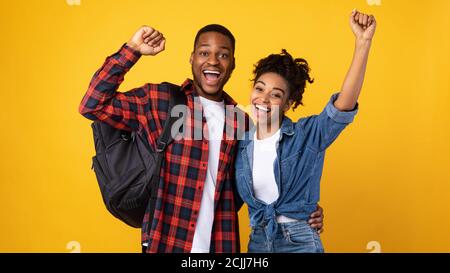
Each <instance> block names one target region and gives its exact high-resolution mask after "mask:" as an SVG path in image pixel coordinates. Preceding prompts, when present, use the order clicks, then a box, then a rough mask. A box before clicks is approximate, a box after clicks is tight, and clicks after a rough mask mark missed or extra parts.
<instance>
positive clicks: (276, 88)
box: [256, 80, 286, 94]
mask: <svg viewBox="0 0 450 273" xmlns="http://www.w3.org/2000/svg"><path fill="white" fill-rule="evenodd" d="M256 83H260V84H262V85H266V83H265V82H263V81H261V80H258V81H256ZM272 89H273V90H280V91H281V92H283V94H284V93H286V92H285V91H284V90H283V89H281V88H278V87H274V88H272Z"/></svg>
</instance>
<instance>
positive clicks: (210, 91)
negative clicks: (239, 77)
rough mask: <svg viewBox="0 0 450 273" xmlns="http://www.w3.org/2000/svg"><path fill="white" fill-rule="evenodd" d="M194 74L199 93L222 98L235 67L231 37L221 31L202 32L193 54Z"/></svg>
mask: <svg viewBox="0 0 450 273" xmlns="http://www.w3.org/2000/svg"><path fill="white" fill-rule="evenodd" d="M190 63H191V65H192V75H193V76H194V85H195V88H196V90H197V92H198V94H199V95H200V96H202V97H205V98H207V99H211V100H216V101H220V100H222V90H223V86H224V85H225V84H226V83H227V81H228V79H229V78H230V76H231V72H232V71H233V69H234V52H233V48H232V44H231V41H230V39H229V38H228V37H227V36H225V35H223V34H221V33H219V32H213V31H212V32H205V33H202V34H201V35H200V36H199V38H198V40H197V43H196V44H195V48H194V52H192V54H191V58H190Z"/></svg>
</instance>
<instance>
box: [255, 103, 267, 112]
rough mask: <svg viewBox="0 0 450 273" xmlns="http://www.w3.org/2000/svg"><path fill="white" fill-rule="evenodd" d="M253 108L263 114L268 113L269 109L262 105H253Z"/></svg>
mask: <svg viewBox="0 0 450 273" xmlns="http://www.w3.org/2000/svg"><path fill="white" fill-rule="evenodd" d="M255 107H256V108H257V109H259V110H262V111H265V112H270V110H269V108H267V107H264V106H262V105H255Z"/></svg>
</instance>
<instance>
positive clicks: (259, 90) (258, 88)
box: [255, 87, 263, 92]
mask: <svg viewBox="0 0 450 273" xmlns="http://www.w3.org/2000/svg"><path fill="white" fill-rule="evenodd" d="M255 90H256V91H258V92H261V91H263V90H262V88H261V87H256V88H255Z"/></svg>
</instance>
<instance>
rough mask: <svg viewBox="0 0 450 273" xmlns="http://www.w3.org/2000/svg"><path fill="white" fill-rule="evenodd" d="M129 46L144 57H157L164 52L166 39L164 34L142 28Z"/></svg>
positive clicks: (148, 28)
mask: <svg viewBox="0 0 450 273" xmlns="http://www.w3.org/2000/svg"><path fill="white" fill-rule="evenodd" d="M127 45H128V46H129V47H131V48H132V49H134V50H136V51H139V53H141V54H142V55H151V56H155V55H156V54H158V53H160V52H161V51H163V50H164V48H165V45H166V39H165V38H164V36H163V34H162V33H160V32H159V31H157V30H156V29H154V28H151V27H149V26H142V27H141V28H140V29H139V30H138V31H137V32H136V33H135V34H134V35H133V37H131V39H130V40H129V41H128V43H127Z"/></svg>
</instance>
